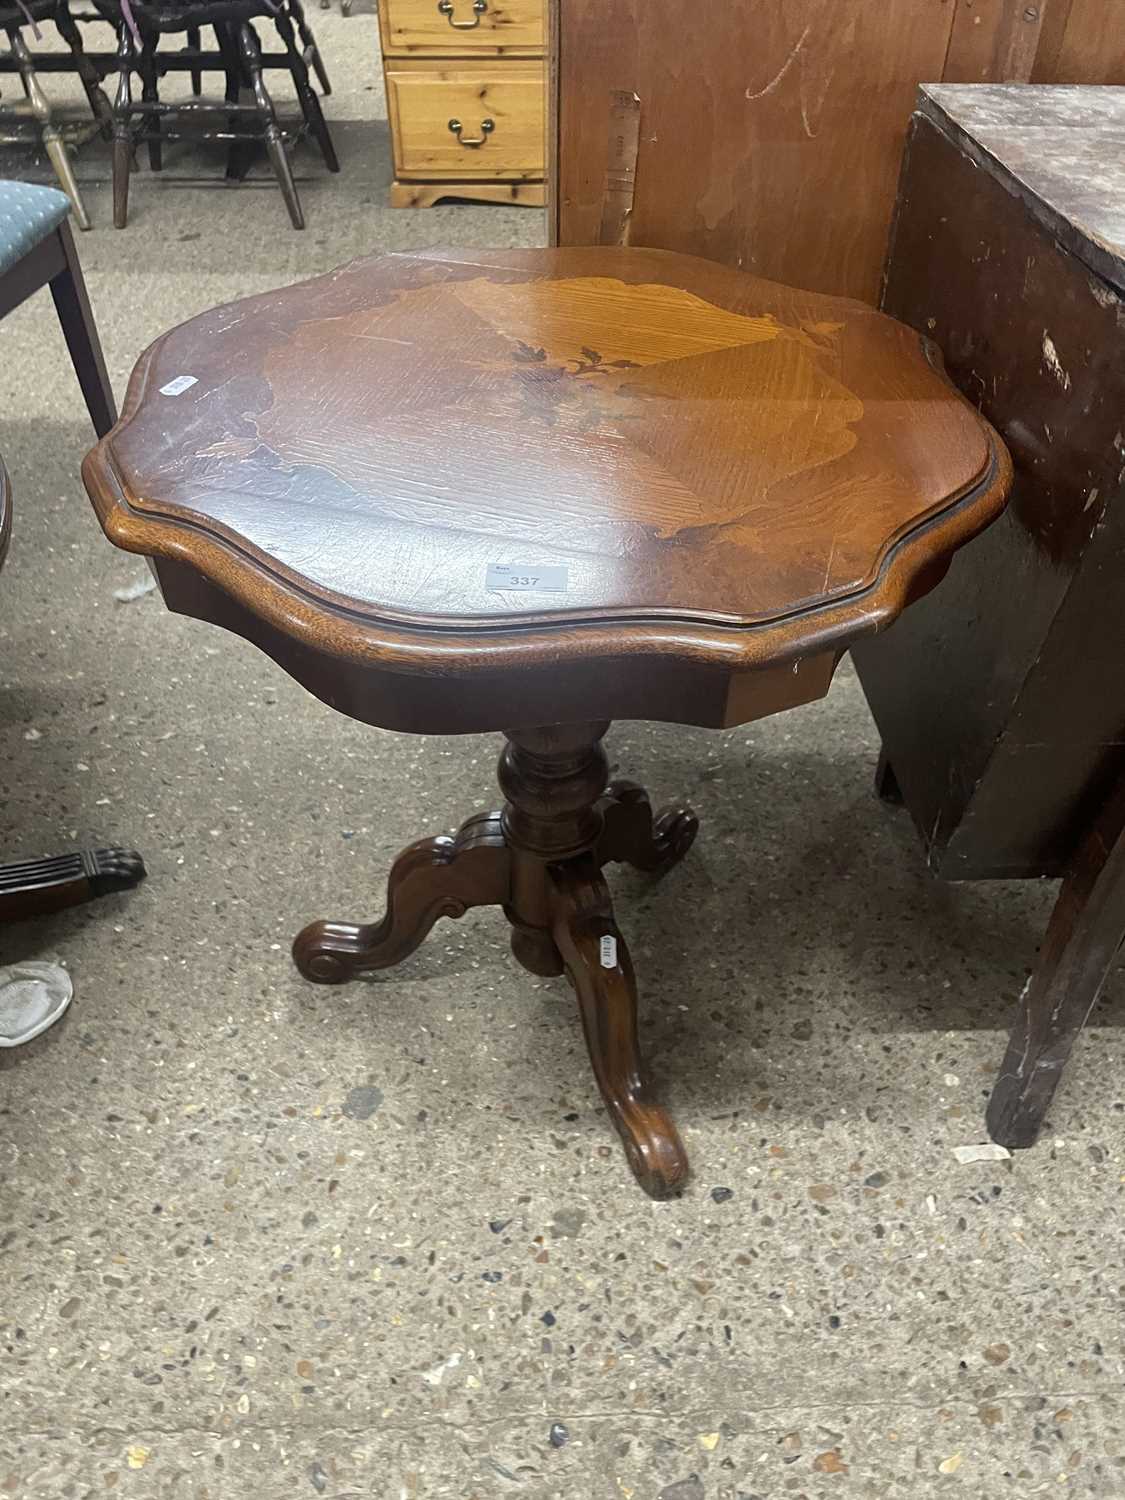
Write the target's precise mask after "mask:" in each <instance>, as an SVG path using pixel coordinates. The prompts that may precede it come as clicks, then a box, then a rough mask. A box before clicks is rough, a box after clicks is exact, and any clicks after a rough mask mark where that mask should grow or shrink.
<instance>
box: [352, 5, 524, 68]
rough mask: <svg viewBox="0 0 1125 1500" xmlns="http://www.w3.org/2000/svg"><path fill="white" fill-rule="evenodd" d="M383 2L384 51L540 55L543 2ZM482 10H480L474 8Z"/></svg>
mask: <svg viewBox="0 0 1125 1500" xmlns="http://www.w3.org/2000/svg"><path fill="white" fill-rule="evenodd" d="M441 3H442V4H443V5H444V7H445V8H444V9H439V8H438V5H439V0H382V4H381V6H380V25H381V26H382V28H383V51H384V52H391V53H395V52H397V53H400V54H402V53H408V54H410V55H413V56H416V55H419V54H423V55H424V54H426V53H441V52H444V53H446V54H449V53H475V52H492V53H496V52H501V51H502V52H511V51H522V52H541V51H542V50H543V6H544V0H441ZM477 6H483V9H479V10H478V9H477V8H476V7H477Z"/></svg>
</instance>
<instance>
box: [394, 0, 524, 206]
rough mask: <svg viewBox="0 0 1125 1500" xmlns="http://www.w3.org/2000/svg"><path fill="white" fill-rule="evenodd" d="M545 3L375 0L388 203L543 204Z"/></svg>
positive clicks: (402, 204) (413, 204)
mask: <svg viewBox="0 0 1125 1500" xmlns="http://www.w3.org/2000/svg"><path fill="white" fill-rule="evenodd" d="M544 5H545V0H380V5H379V32H380V38H381V41H382V48H383V69H384V73H385V75H386V81H387V112H388V114H389V116H390V125H391V144H392V147H393V150H394V170H395V179H394V182H393V184H392V186H391V204H392V206H393V207H395V208H410V207H429V206H430V205H431V204H433V203H436V202H437V201H438V199H440V198H478V199H485V200H488V201H490V202H498V203H525V204H536V205H542V203H543V201H544V186H543V163H544V156H545V148H544V130H545V92H546V89H545V75H544V60H543V30H544Z"/></svg>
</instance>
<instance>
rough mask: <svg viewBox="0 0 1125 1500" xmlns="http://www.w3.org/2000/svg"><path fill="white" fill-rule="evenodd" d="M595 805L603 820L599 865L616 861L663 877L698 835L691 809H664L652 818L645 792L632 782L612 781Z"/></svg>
mask: <svg viewBox="0 0 1125 1500" xmlns="http://www.w3.org/2000/svg"><path fill="white" fill-rule="evenodd" d="M598 806H599V808H600V810H601V814H602V818H603V820H604V823H603V827H602V833H601V837H600V838H599V839H598V863H599V864H600V865H607V864H612V863H614V862H618V861H619V862H621V863H622V864H627V865H632V866H633V868H634V869H635V870H644V871H645V872H646V873H647V874H649V875H663V874H664V873H665V871H666V870H670V869H671V868H672V866H673V865H674V864H678V863H679V861H680V860H681V859H683V857H684V855H685V854H686V853H687V852H688V850H689V849H690V848H691V846H692V844H694V842H695V835H696V834H697V833H698V832H699V819H698V818H697V817H696V815H695V813H694V812H692V810H691V808H690V807H669V808H665V809H664V811H663V812H661V813H659V814H657V815H656V816H655V817H654V816H653V811H652V804H651V803H650V802H649V800H648V793H647V792H646V791H645V789H644V787H643V786H638V785H637V783H636V782H635V781H614V782H611V783H610V785H609V787H608V788H607V790H606V794H605V796H604V797H603V798H602V799H601V801H600V802H599V804H598Z"/></svg>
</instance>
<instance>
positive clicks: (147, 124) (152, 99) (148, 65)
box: [137, 31, 164, 172]
mask: <svg viewBox="0 0 1125 1500" xmlns="http://www.w3.org/2000/svg"><path fill="white" fill-rule="evenodd" d="M159 42H160V36H159V34H158V33H157V32H153V31H143V32H142V33H141V50H140V55H139V56H138V58H137V66H138V68H139V69H140V74H141V101H142V103H144V104H159V103H160V89H159V85H158V83H157V73H156V49H157V46H158V45H159ZM141 119H142V121H143V122H144V123H143V126H142V128H143V130H144V133H145V139H146V141H147V143H148V165H149V170H150V171H152V172H160V171H162V170H163V168H164V148H163V145H162V143H161V140H160V111H159V110H150V111H149V112H147V113H146V114H143V115H142V116H141Z"/></svg>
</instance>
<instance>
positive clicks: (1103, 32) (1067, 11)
mask: <svg viewBox="0 0 1125 1500" xmlns="http://www.w3.org/2000/svg"><path fill="white" fill-rule="evenodd" d="M1050 4H1051V7H1052V8H1054V7H1056V6H1057V7H1058V8H1059V11H1060V12H1061V13H1062V14H1063V18H1064V19H1065V25H1064V26H1061V27H1060V26H1059V23H1058V18H1057V16H1053V15H1052V10H1051V9H1048V11H1047V14H1046V16H1045V18H1044V35H1043V41H1042V44H1041V45H1040V48H1039V55H1038V57H1037V58H1036V63H1035V69H1034V72H1033V73H1032V78H1033V79H1034V81H1035V82H1036V83H1119V84H1120V83H1125V3H1122V0H1069V4H1066V3H1065V0H1050Z"/></svg>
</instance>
